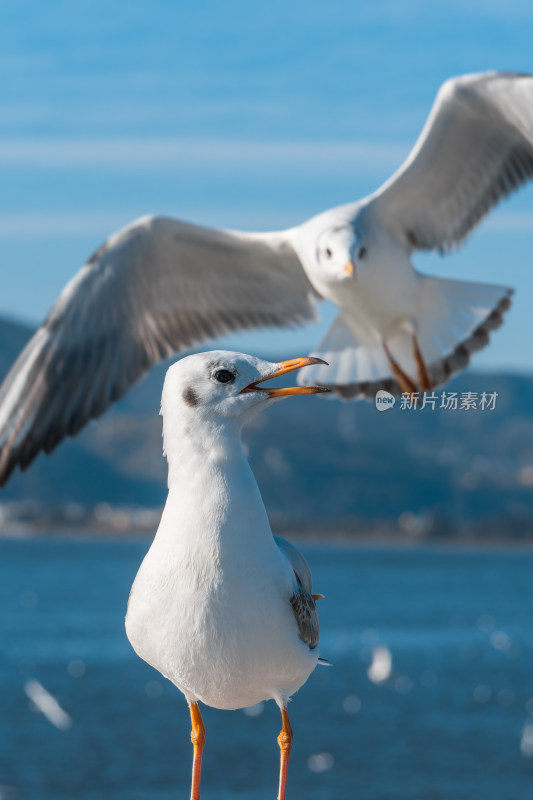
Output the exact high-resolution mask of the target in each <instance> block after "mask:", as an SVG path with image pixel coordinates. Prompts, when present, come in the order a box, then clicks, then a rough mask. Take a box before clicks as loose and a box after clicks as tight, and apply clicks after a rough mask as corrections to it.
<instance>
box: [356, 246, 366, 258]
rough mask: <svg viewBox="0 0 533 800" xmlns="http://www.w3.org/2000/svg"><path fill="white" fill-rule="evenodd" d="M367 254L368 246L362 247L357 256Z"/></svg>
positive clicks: (362, 256) (360, 256)
mask: <svg viewBox="0 0 533 800" xmlns="http://www.w3.org/2000/svg"><path fill="white" fill-rule="evenodd" d="M365 256H366V247H360V248H359V252H358V253H357V258H364V257H365Z"/></svg>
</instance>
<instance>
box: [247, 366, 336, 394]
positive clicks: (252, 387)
mask: <svg viewBox="0 0 533 800" xmlns="http://www.w3.org/2000/svg"><path fill="white" fill-rule="evenodd" d="M310 364H326V366H329V365H328V363H327V361H322V359H321V358H313V357H312V356H309V357H308V358H291V359H290V361H281V362H280V365H279V369H277V370H276V371H275V372H272V373H271V374H270V375H267V376H266V377H265V378H260V379H259V380H257V381H254V382H253V383H250V384H248V386H245V387H244V389H242V390H241V394H245V393H246V392H266V393H267V394H268V396H269V397H288V396H290V395H291V394H319V393H320V392H330V391H331V389H328V388H327V387H326V386H288V387H286V388H284V389H267V388H266V387H265V388H263V387H262V386H258V384H259V383H263V381H269V380H270V379H271V378H277V377H278V376H279V375H285V373H286V372H292V371H293V370H295V369H300V368H301V367H308V366H309V365H310Z"/></svg>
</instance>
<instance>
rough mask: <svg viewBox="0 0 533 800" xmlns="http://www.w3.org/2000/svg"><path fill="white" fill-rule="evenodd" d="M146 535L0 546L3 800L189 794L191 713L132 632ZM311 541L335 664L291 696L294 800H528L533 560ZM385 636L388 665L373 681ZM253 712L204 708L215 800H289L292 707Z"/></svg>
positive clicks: (532, 776)
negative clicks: (282, 741) (36, 703)
mask: <svg viewBox="0 0 533 800" xmlns="http://www.w3.org/2000/svg"><path fill="white" fill-rule="evenodd" d="M147 546H148V542H147V541H144V540H143V541H139V540H135V541H128V540H124V541H116V540H103V539H98V540H73V539H58V538H42V539H37V540H27V541H16V540H3V541H0V647H1V651H0V652H1V661H0V710H1V714H0V798H1V799H2V800H22V799H23V798H24V800H26V799H27V800H45V799H46V800H66V799H67V798H69V800H72V798H80V799H81V798H83V799H84V800H89V798H90V799H91V800H97V798H98V799H99V798H105V799H106V800H107V799H108V798H109V799H110V800H119V799H120V800H126V798H127V799H128V800H141V798H142V799H143V800H167V798H168V800H170V798H172V800H176V799H177V798H187V797H188V791H189V774H190V761H191V752H190V750H191V747H190V742H189V739H188V736H189V720H188V713H187V708H186V704H185V702H184V700H183V698H182V696H181V695H180V693H179V692H178V691H177V690H176V689H175V688H174V687H173V686H171V685H170V684H168V683H167V682H165V681H164V680H163V679H162V678H160V676H159V675H158V674H157V673H156V672H154V671H153V670H152V669H151V668H150V667H148V666H147V665H146V664H144V663H143V662H141V661H140V660H139V659H138V658H137V656H136V655H135V654H134V653H133V652H132V650H131V649H130V646H129V643H128V641H127V639H126V637H125V634H124V627H123V617H124V611H125V606H126V599H127V596H128V591H129V587H130V584H131V582H132V579H133V577H134V575H135V572H136V569H137V567H138V564H139V563H140V561H141V559H142V556H143V553H144V551H145V550H146V548H147ZM303 549H304V551H305V554H306V556H307V557H308V559H309V561H310V563H311V565H312V568H313V573H314V576H315V586H316V591H320V592H323V593H324V594H325V595H326V599H325V600H323V601H321V603H320V612H321V650H322V653H323V655H324V656H326V657H328V658H329V659H330V660H331V661H332V662H333V663H334V666H333V667H330V668H326V667H323V668H320V669H317V670H316V671H315V673H314V674H313V676H312V677H311V678H310V680H309V681H308V683H307V685H306V686H305V687H304V688H303V689H302V690H301V691H300V692H299V693H298V694H297V695H296V697H295V698H294V701H293V703H292V704H291V707H290V713H291V721H292V725H293V728H294V732H295V739H294V747H293V755H292V760H291V766H290V771H289V800H299V799H300V798H306V800H329V798H340V797H343V798H351V797H353V798H357V800H399V799H400V798H409V799H410V800H413V798H420V799H421V800H422V799H423V800H440V798H446V799H447V800H448V799H449V800H451V799H452V798H453V800H461V799H462V798H465V800H467V799H468V800H526V799H527V800H531V798H533V753H532V754H531V755H529V756H528V755H527V752H526V753H525V754H524V752H522V751H523V749H524V747H522V749H521V740H522V734H523V729H524V726H525V725H526V723H527V720H528V719H531V724H532V725H533V700H531V702H530V703H529V704H528V701H529V700H530V699H531V698H533V606H532V600H533V581H532V574H533V552H529V551H527V550H524V551H514V552H513V551H506V550H504V549H500V550H497V551H496V550H488V551H483V550H482V549H479V550H476V551H464V550H451V549H448V550H446V549H442V548H441V549H438V548H424V549H412V550H390V549H376V548H364V547H353V548H339V547H324V546H310V547H309V546H308V547H305V548H303ZM379 645H383V646H386V647H387V648H388V649H389V650H390V652H391V654H392V658H393V672H392V675H391V677H390V678H389V680H388V681H387V682H386V683H383V684H374V683H372V682H371V681H370V680H369V678H368V676H367V669H368V663H369V659H370V658H371V652H372V649H373V648H375V647H377V646H379ZM28 679H36V680H38V681H40V683H41V684H42V685H43V686H44V687H45V688H46V689H47V690H48V691H49V692H50V693H51V694H53V695H54V696H55V697H56V698H57V700H58V702H59V703H60V704H61V706H62V707H63V709H64V710H65V711H66V712H67V713H68V714H69V715H70V716H71V717H72V720H73V722H72V726H71V727H70V728H69V729H68V730H60V729H58V728H56V727H54V726H53V725H52V724H51V723H50V722H49V721H48V720H47V719H46V718H45V716H44V715H43V714H41V713H37V712H36V711H35V710H32V708H31V707H30V702H29V700H28V697H27V696H26V694H25V692H24V685H25V683H26V681H27V680H28ZM528 710H529V711H530V712H531V715H532V716H531V717H530V716H529V715H528ZM255 711H256V715H255V716H252V715H250V714H245V713H244V712H242V711H236V712H219V711H213V710H212V709H205V710H204V720H205V723H206V727H207V743H206V750H205V757H204V771H203V782H202V789H203V791H202V797H203V800H209V798H212V799H213V800H215V798H221V799H224V798H228V800H229V798H232V800H235V798H243V799H244V798H254V800H263V799H264V800H266V799H267V798H269V800H273V798H274V797H275V796H276V787H277V768H278V748H277V744H276V736H277V733H278V731H279V727H280V720H279V712H278V710H277V708H276V707H275V705H274V704H273V703H267V704H265V705H264V707H263V708H262V709H255ZM258 711H259V712H260V713H257V712H258ZM526 751H527V748H526Z"/></svg>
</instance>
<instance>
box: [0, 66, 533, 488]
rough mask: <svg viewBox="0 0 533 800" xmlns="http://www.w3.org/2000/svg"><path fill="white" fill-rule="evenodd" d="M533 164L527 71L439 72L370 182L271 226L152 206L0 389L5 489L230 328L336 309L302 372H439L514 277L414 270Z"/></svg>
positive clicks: (102, 257)
mask: <svg viewBox="0 0 533 800" xmlns="http://www.w3.org/2000/svg"><path fill="white" fill-rule="evenodd" d="M532 176H533V77H531V76H528V75H518V74H514V73H498V72H487V73H481V74H476V75H465V76H462V77H459V78H455V79H452V80H449V81H447V82H446V83H445V84H444V85H443V86H442V87H441V89H440V91H439V93H438V95H437V98H436V100H435V103H434V105H433V108H432V110H431V113H430V115H429V117H428V120H427V122H426V124H425V126H424V129H423V130H422V133H421V134H420V137H419V139H418V141H417V142H416V144H415V146H414V148H413V150H412V152H411V153H410V155H409V156H408V158H407V160H406V161H405V163H404V164H403V165H402V166H401V167H400V169H399V170H398V171H397V172H396V173H395V174H394V175H393V176H392V177H391V178H390V179H389V180H388V181H387V182H386V183H385V184H384V185H383V186H381V187H380V188H379V189H378V190H377V191H376V192H375V193H374V194H372V195H370V196H369V197H366V198H364V199H362V200H359V201H357V202H356V203H350V204H348V205H343V206H339V207H337V208H333V209H330V210H328V211H325V212H323V213H321V214H318V215H317V216H315V217H313V218H312V219H310V220H308V221H306V222H304V223H303V224H302V225H299V226H297V227H295V228H291V229H290V230H286V231H281V232H277V233H262V234H261V233H240V232H235V231H233V232H231V231H226V232H224V231H217V230H212V229H208V228H202V227H197V226H194V225H189V224H186V223H184V222H179V221H177V220H173V219H168V218H165V217H153V216H150V217H144V218H142V219H140V220H137V221H135V222H133V223H132V224H131V225H129V226H127V227H126V228H124V229H123V230H121V231H119V232H118V233H115V234H114V235H113V236H111V237H110V238H109V239H108V240H107V241H106V242H105V243H104V244H103V245H102V246H101V247H100V248H99V249H98V250H97V251H96V252H95V253H94V254H93V255H92V256H91V258H90V259H89V261H88V262H87V263H86V264H85V266H84V267H82V269H81V270H80V271H79V272H78V274H77V275H76V276H75V277H74V278H73V279H72V280H71V281H70V283H68V284H67V286H66V287H65V289H64V290H63V292H62V293H61V295H60V296H59V298H58V300H57V302H56V304H55V306H54V307H53V309H52V311H51V313H50V314H49V316H48V318H47V319H46V320H45V322H44V323H43V325H42V326H41V327H40V328H39V330H38V331H37V332H36V334H35V335H34V337H33V338H32V339H31V341H30V342H29V344H28V345H27V347H26V348H25V350H24V351H23V352H22V354H21V355H20V356H19V358H18V360H17V361H16V362H15V364H14V366H13V367H12V369H11V371H10V372H9V374H8V376H7V377H6V379H5V381H4V384H3V386H2V387H1V388H0V486H1V485H2V484H4V483H5V481H6V480H7V478H8V477H9V475H10V473H11V472H12V470H13V469H14V468H15V467H16V466H19V467H20V468H21V469H25V468H26V467H27V466H28V465H29V464H30V463H31V461H32V460H33V459H34V458H35V456H36V455H37V454H38V453H39V451H41V450H44V451H45V452H47V453H49V452H50V451H51V450H53V449H54V447H55V446H56V445H57V444H58V443H59V442H60V441H61V440H62V439H63V438H64V437H65V436H67V435H70V436H73V435H75V434H76V433H77V432H78V431H79V430H80V429H81V428H83V426H84V425H86V424H87V422H88V421H89V420H90V419H92V418H94V417H98V416H99V415H100V414H101V413H102V412H103V411H104V410H105V409H106V408H107V407H108V406H109V405H110V404H111V403H113V402H114V401H115V400H117V399H118V398H119V397H121V395H123V394H124V393H125V392H126V391H127V390H128V389H129V388H130V386H132V384H134V383H135V382H136V381H137V380H138V379H139V378H140V377H141V376H142V375H143V374H144V373H145V372H146V371H147V370H148V369H149V368H150V367H151V366H152V365H153V364H155V363H156V362H158V361H159V360H161V359H164V358H167V357H169V356H170V355H171V354H172V353H175V352H179V351H183V350H186V349H188V348H190V347H191V346H192V345H193V344H195V343H197V342H200V341H202V340H205V339H210V338H212V337H215V336H219V335H221V334H224V333H227V332H229V331H234V330H239V329H245V328H256V327H262V326H291V325H299V324H303V323H306V322H309V321H311V320H313V319H315V314H316V309H315V306H316V302H315V301H316V300H318V299H319V298H327V299H329V300H331V301H333V303H335V304H336V305H337V306H338V307H339V313H338V315H337V317H336V319H335V320H334V322H333V325H332V326H331V328H330V330H329V331H328V333H327V334H326V336H325V338H324V339H323V341H322V342H321V343H320V344H319V345H318V348H317V349H316V350H315V351H314V354H315V355H316V356H317V357H321V358H324V359H325V360H327V361H330V363H331V364H332V367H331V369H330V371H329V372H328V373H325V372H323V368H322V367H321V366H320V365H317V366H316V367H313V368H311V369H310V370H309V375H307V376H306V377H305V380H310V381H311V382H319V383H322V382H325V383H327V385H329V386H331V387H332V388H334V389H335V390H336V391H337V393H338V394H340V395H341V396H343V397H347V398H351V397H357V396H368V397H372V396H373V395H374V394H375V392H376V391H377V390H378V389H387V390H388V391H391V392H393V393H396V394H397V393H399V392H401V391H404V392H405V391H408V392H412V391H414V390H416V389H417V388H420V389H421V390H423V391H426V390H429V389H431V388H432V387H434V386H437V385H439V384H441V383H444V382H445V381H446V380H447V378H448V377H449V376H450V375H451V374H452V373H453V372H456V371H458V370H460V369H463V368H464V367H465V366H466V364H467V363H468V360H469V356H470V354H471V353H472V352H474V351H475V350H479V349H480V348H482V347H484V346H485V345H486V344H487V342H488V338H489V332H490V331H491V330H492V329H494V328H496V327H498V325H500V324H501V322H502V315H503V313H504V312H505V311H506V309H507V308H508V307H509V304H510V295H511V289H508V288H505V287H502V286H494V285H488V284H481V283H468V282H463V281H456V280H445V279H440V278H435V277H432V276H426V275H421V274H420V273H419V272H417V271H416V270H415V269H414V267H413V265H412V264H411V260H410V258H411V255H412V253H413V252H415V251H416V250H435V249H436V250H440V251H441V252H442V253H446V252H448V251H449V250H452V249H453V248H455V247H457V246H459V245H460V244H461V242H462V241H463V240H464V239H465V238H466V236H467V235H468V234H469V233H470V231H471V230H472V229H473V228H474V227H475V225H476V224H477V223H478V222H479V221H480V220H481V218H482V217H483V216H484V215H485V214H486V213H487V212H488V211H489V210H490V209H491V208H492V206H494V205H495V204H496V203H497V202H498V200H500V198H502V197H504V196H505V195H507V194H509V193H510V192H512V191H513V190H514V189H516V188H517V187H518V186H520V185H521V184H522V183H525V182H526V181H527V180H529V178H531V177H532Z"/></svg>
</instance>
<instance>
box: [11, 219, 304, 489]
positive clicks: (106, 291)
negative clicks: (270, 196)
mask: <svg viewBox="0 0 533 800" xmlns="http://www.w3.org/2000/svg"><path fill="white" fill-rule="evenodd" d="M315 296H316V293H315V292H314V290H313V289H312V287H311V284H310V283H309V281H308V279H307V277H306V275H305V272H304V271H303V269H302V266H301V264H300V261H299V259H298V257H297V256H296V254H295V252H294V250H293V249H292V247H291V246H290V244H289V243H288V241H287V240H286V239H285V237H284V235H283V234H281V233H280V234H263V235H262V234H241V233H229V232H222V231H215V230H211V229H206V228H201V227H197V226H194V225H188V224H185V223H183V222H178V221H176V220H172V219H168V218H164V217H146V218H143V219H141V220H138V221H136V222H134V223H132V224H131V225H129V226H128V227H127V228H124V229H123V230H122V231H119V232H118V233H116V234H114V235H113V236H112V237H111V238H110V239H109V240H108V241H107V242H106V243H105V244H104V245H103V246H102V247H100V248H99V250H97V252H96V253H95V254H94V255H93V256H92V257H91V258H90V259H89V261H88V262H87V264H85V266H84V267H83V268H82V269H81V270H80V271H79V272H78V274H77V275H76V276H75V277H74V278H73V279H72V280H71V281H70V283H69V284H67V286H66V287H65V289H64V290H63V292H62V293H61V295H60V296H59V298H58V300H57V302H56V304H55V306H54V308H53V309H52V311H51V313H50V315H49V316H48V318H47V319H46V321H45V322H44V324H43V325H42V326H41V327H40V328H39V330H38V331H37V332H36V334H35V335H34V336H33V338H32V339H31V340H30V342H29V343H28V345H27V346H26V348H25V349H24V350H23V352H22V353H21V355H20V356H19V358H18V360H17V361H16V362H15V364H14V366H13V367H12V369H11V371H10V372H9V374H8V376H7V377H6V379H5V381H4V383H3V385H2V387H1V388H0V486H1V485H3V484H4V483H5V482H6V480H7V479H8V477H9V475H10V473H11V472H12V470H13V469H14V468H15V467H16V466H19V467H20V468H21V469H25V468H26V467H27V466H28V465H29V464H30V462H31V461H32V460H33V459H34V458H35V456H36V455H37V454H38V453H39V451H40V450H45V451H46V452H47V453H49V452H50V451H51V450H53V449H54V447H55V446H56V445H57V444H58V443H59V442H60V441H61V440H62V439H63V438H64V437H65V436H67V435H70V436H73V435H74V434H76V433H77V432H78V431H79V430H80V429H81V428H83V426H84V425H86V424H87V422H88V421H89V420H90V419H92V418H94V417H98V416H99V415H100V414H101V413H102V412H103V411H105V409H106V408H107V407H108V406H109V405H110V404H111V403H113V402H114V401H115V400H117V399H118V398H119V397H121V395H123V394H124V393H125V392H126V391H127V390H128V389H129V388H130V386H132V384H134V383H135V382H136V381H137V380H138V379H139V378H140V377H141V376H142V375H143V374H144V373H145V372H146V371H147V370H148V369H149V368H150V367H151V366H152V365H153V364H155V363H156V362H158V361H159V360H161V359H163V358H166V357H168V356H169V355H171V354H172V353H173V352H176V351H181V350H185V349H187V348H189V347H191V345H193V344H194V343H196V342H200V341H202V340H205V339H209V338H212V337H215V336H219V335H221V334H224V333H227V332H228V331H234V330H239V329H243V328H255V327H260V326H290V325H295V324H299V323H304V322H307V321H310V320H313V319H314V318H315V308H314V302H313V298H314V297H315Z"/></svg>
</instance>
